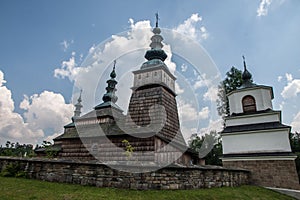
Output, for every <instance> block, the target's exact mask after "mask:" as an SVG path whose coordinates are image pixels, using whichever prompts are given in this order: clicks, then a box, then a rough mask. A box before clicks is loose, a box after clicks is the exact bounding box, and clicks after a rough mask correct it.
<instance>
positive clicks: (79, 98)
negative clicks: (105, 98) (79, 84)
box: [77, 89, 82, 103]
mask: <svg viewBox="0 0 300 200" xmlns="http://www.w3.org/2000/svg"><path fill="white" fill-rule="evenodd" d="M81 94H82V89H80V94H79V97H78V100H77V101H78V102H79V103H80V102H82V100H81Z"/></svg>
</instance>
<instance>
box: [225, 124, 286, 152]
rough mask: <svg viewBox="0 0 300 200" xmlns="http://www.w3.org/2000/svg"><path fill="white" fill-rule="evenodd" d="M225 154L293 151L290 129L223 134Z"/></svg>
mask: <svg viewBox="0 0 300 200" xmlns="http://www.w3.org/2000/svg"><path fill="white" fill-rule="evenodd" d="M222 144H223V154H238V153H262V152H291V147H290V142H289V139H288V129H281V130H274V131H272V132H255V133H248V134H246V133H240V134H235V135H233V134H232V135H222Z"/></svg>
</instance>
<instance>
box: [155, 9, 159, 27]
mask: <svg viewBox="0 0 300 200" xmlns="http://www.w3.org/2000/svg"><path fill="white" fill-rule="evenodd" d="M155 17H156V27H158V20H159V17H158V12H157V13H155Z"/></svg>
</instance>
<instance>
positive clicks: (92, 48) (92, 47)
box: [89, 44, 96, 53]
mask: <svg viewBox="0 0 300 200" xmlns="http://www.w3.org/2000/svg"><path fill="white" fill-rule="evenodd" d="M95 48H96V46H95V44H93V46H91V48H90V49H89V53H94V51H95Z"/></svg>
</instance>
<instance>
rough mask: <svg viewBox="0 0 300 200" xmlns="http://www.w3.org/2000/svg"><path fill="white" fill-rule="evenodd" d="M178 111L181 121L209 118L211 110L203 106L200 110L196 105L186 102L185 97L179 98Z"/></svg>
mask: <svg viewBox="0 0 300 200" xmlns="http://www.w3.org/2000/svg"><path fill="white" fill-rule="evenodd" d="M177 104H178V111H179V119H180V121H182V122H184V121H194V120H200V119H207V118H208V117H209V114H210V111H209V108H208V107H203V108H202V109H201V110H200V111H199V110H197V109H196V108H195V106H194V105H192V104H190V103H187V102H185V101H184V100H183V99H181V98H178V101H177Z"/></svg>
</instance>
